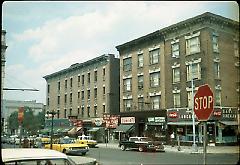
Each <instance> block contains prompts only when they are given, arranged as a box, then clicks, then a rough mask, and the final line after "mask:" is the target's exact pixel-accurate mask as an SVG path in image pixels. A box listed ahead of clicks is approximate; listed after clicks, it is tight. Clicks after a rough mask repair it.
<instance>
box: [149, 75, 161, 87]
mask: <svg viewBox="0 0 240 165" xmlns="http://www.w3.org/2000/svg"><path fill="white" fill-rule="evenodd" d="M159 85H160V72H156V73H151V74H150V87H158V86H159Z"/></svg>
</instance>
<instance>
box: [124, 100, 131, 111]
mask: <svg viewBox="0 0 240 165" xmlns="http://www.w3.org/2000/svg"><path fill="white" fill-rule="evenodd" d="M131 107H132V100H131V99H126V100H124V110H125V111H126V112H129V111H131Z"/></svg>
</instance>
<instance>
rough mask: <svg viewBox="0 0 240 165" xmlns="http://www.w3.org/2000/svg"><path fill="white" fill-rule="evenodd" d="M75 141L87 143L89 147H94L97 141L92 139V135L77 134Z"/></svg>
mask: <svg viewBox="0 0 240 165" xmlns="http://www.w3.org/2000/svg"><path fill="white" fill-rule="evenodd" d="M76 143H80V144H87V145H88V146H89V147H93V148H94V147H96V145H97V141H96V140H93V139H92V136H86V135H82V136H78V138H77V140H76Z"/></svg>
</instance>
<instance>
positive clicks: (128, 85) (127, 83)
mask: <svg viewBox="0 0 240 165" xmlns="http://www.w3.org/2000/svg"><path fill="white" fill-rule="evenodd" d="M123 88H124V92H128V91H131V90H132V79H131V78H128V79H124V80H123Z"/></svg>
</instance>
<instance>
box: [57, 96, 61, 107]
mask: <svg viewBox="0 0 240 165" xmlns="http://www.w3.org/2000/svg"><path fill="white" fill-rule="evenodd" d="M57 103H58V105H59V104H60V96H58V98H57Z"/></svg>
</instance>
